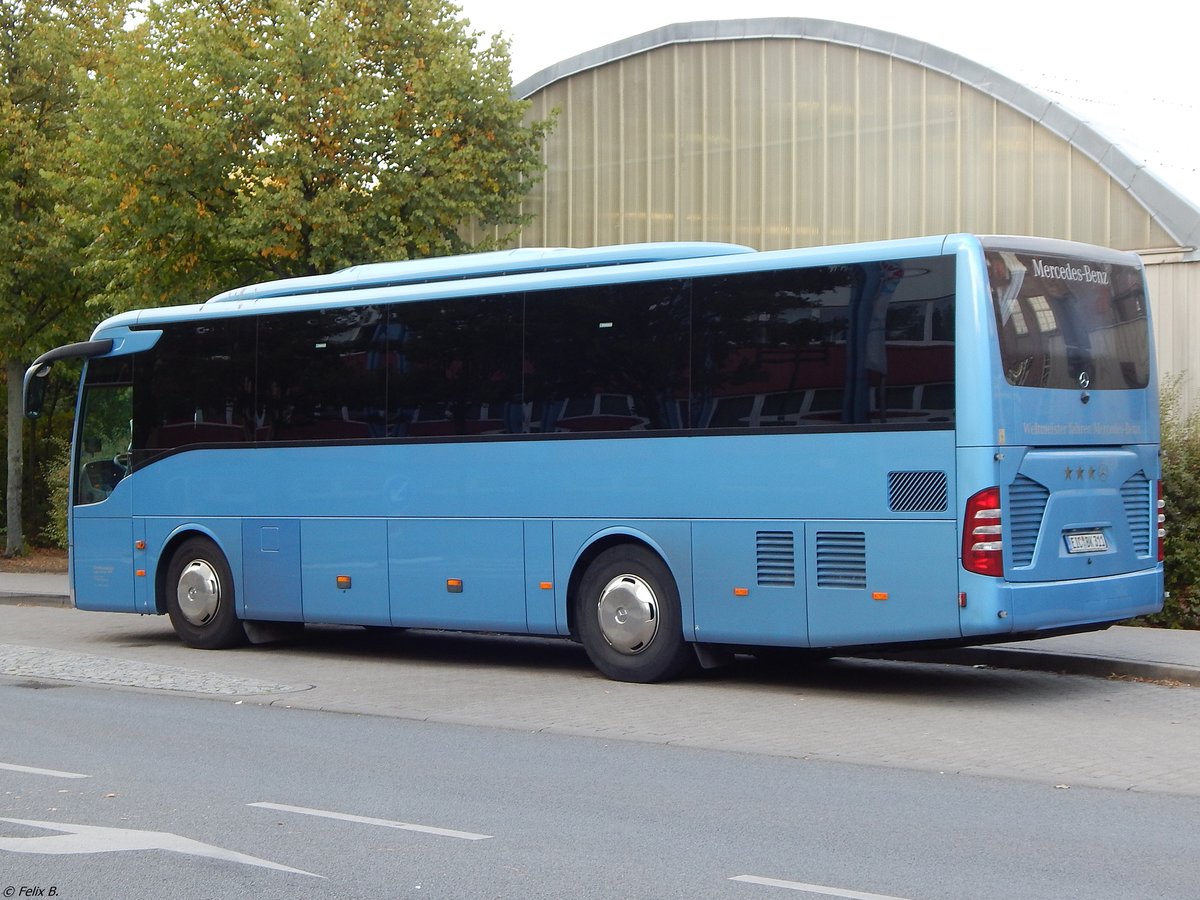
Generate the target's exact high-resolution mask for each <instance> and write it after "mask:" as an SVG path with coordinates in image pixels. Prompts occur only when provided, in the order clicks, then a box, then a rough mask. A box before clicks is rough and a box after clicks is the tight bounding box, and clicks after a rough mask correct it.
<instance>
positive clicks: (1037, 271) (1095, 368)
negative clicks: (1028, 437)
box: [987, 250, 1150, 391]
mask: <svg viewBox="0 0 1200 900" xmlns="http://www.w3.org/2000/svg"><path fill="white" fill-rule="evenodd" d="M987 262H988V279H989V281H990V283H991V290H992V304H993V307H994V309H995V314H996V330H997V332H998V333H999V335H1000V358H1001V360H1002V362H1003V365H1004V375H1005V378H1007V379H1008V382H1009V384H1015V385H1021V386H1023V387H1044V388H1073V389H1075V390H1080V389H1083V388H1086V389H1088V390H1097V391H1119V390H1129V389H1131V388H1144V387H1145V386H1146V384H1147V383H1148V381H1149V378H1150V337H1149V325H1148V322H1147V319H1146V294H1145V288H1144V284H1143V281H1142V272H1141V269H1139V268H1137V267H1136V266H1122V265H1113V264H1111V263H1101V262H1094V261H1089V260H1086V259H1077V258H1068V257H1059V256H1048V255H1045V254H1038V253H1018V252H1013V251H1007V250H993V251H989V252H988V254H987Z"/></svg>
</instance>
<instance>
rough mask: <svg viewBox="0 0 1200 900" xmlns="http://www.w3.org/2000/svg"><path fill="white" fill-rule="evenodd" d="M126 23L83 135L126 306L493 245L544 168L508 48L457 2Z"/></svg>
mask: <svg viewBox="0 0 1200 900" xmlns="http://www.w3.org/2000/svg"><path fill="white" fill-rule="evenodd" d="M127 38H128V39H127V40H126V41H125V42H124V43H123V44H122V46H121V48H120V51H119V52H118V54H117V60H116V65H115V66H114V67H113V68H112V70H111V71H109V72H106V73H103V74H102V76H101V77H99V78H98V79H97V80H96V81H95V83H94V84H93V85H92V89H91V91H90V92H89V103H88V109H87V112H86V115H85V117H84V123H85V125H86V128H85V129H84V131H83V132H81V139H80V141H79V143H78V144H77V146H76V148H75V157H76V159H77V160H78V163H79V166H80V168H81V170H82V171H83V172H84V174H85V176H86V179H87V190H86V191H84V193H83V196H84V197H86V200H87V204H88V209H89V211H90V215H91V216H92V217H93V219H92V221H93V222H94V229H93V230H94V231H95V233H96V234H97V235H98V237H97V239H96V241H95V243H94V244H93V245H92V247H91V249H90V256H91V260H92V262H91V264H90V265H91V268H92V270H93V271H95V272H96V273H98V274H99V275H101V276H102V279H103V281H104V283H105V285H106V288H105V292H104V293H105V296H106V298H107V299H108V300H109V301H111V302H112V303H113V304H114V305H115V306H116V307H118V308H132V307H136V306H146V305H160V304H163V303H178V302H186V301H193V302H194V301H197V300H201V299H203V298H204V297H206V296H208V295H210V294H212V293H213V292H214V291H217V290H220V289H224V288H228V287H231V286H234V285H237V284H242V283H246V282H251V281H255V280H262V279H267V278H277V277H287V276H294V275H309V274H318V273H322V272H328V271H331V270H334V269H337V268H340V267H343V266H346V265H350V264H353V263H360V262H364V261H374V260H380V259H404V258H410V257H418V256H430V255H440V254H445V253H451V252H461V251H464V250H469V249H482V246H481V247H470V246H468V245H467V244H466V243H465V242H464V239H463V238H462V237H461V234H460V232H461V231H462V226H463V225H464V223H466V222H468V221H471V220H475V221H479V222H482V223H485V224H505V223H509V224H514V225H515V224H518V223H519V221H520V220H519V218H518V213H517V209H518V205H519V202H520V199H521V197H522V196H523V195H524V194H525V193H526V192H527V191H528V189H529V188H530V187H531V185H532V182H533V181H534V179H536V177H537V176H538V174H539V172H540V159H539V153H538V150H539V145H540V141H541V138H542V137H543V135H544V133H545V130H546V127H547V123H544V122H540V123H534V124H532V125H527V124H524V123H523V115H524V113H525V110H526V104H525V103H523V102H520V101H517V100H514V99H513V98H512V97H511V95H510V89H511V75H510V69H509V57H508V49H507V45H506V44H505V43H503V42H502V41H499V40H493V41H491V42H490V43H489V44H486V45H481V44H480V41H479V38H478V35H476V34H474V33H472V32H471V31H469V27H468V24H467V23H466V22H465V21H464V20H462V19H461V18H459V10H458V9H457V7H455V6H453V5H452V4H451V3H448V2H445V0H160V2H157V3H155V4H153V5H152V6H150V7H149V8H148V10H147V14H146V17H145V19H144V21H143V22H142V23H141V24H140V25H139V26H138V27H137V28H136V29H134V30H132V31H131V32H129V34H128V36H127Z"/></svg>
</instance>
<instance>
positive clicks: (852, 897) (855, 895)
mask: <svg viewBox="0 0 1200 900" xmlns="http://www.w3.org/2000/svg"><path fill="white" fill-rule="evenodd" d="M729 880H730V881H742V882H745V883H746V884H761V885H764V886H766V887H777V888H787V889H788V890H789V891H801V892H803V893H806V894H821V895H823V896H826V897H846V898H848V900H904V898H902V897H890V896H888V895H887V894H866V893H863V892H862V891H848V890H846V889H845V888H835V887H825V886H824V885H820V884H804V883H803V882H800V881H780V880H779V879H778V878H763V877H761V876H759V875H736V876H734V877H733V878H730V879H729Z"/></svg>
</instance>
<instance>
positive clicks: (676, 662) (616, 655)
mask: <svg viewBox="0 0 1200 900" xmlns="http://www.w3.org/2000/svg"><path fill="white" fill-rule="evenodd" d="M575 622H576V627H577V629H578V632H579V639H580V641H581V642H582V643H583V648H584V650H586V651H587V655H588V658H589V659H590V660H591V661H592V665H594V666H595V667H596V668H597V669H599V670H600V671H601V672H602V673H603V674H605V675H607V676H608V677H609V678H612V679H614V680H616V681H632V682H636V683H639V684H649V683H651V682H655V681H667V680H669V679H671V678H675V677H677V676H679V675H681V674H683V673H684V672H685V671H687V670H688V669H689V668H692V667H693V666H694V664H695V662H696V654H695V652H694V651H693V649H692V647H691V645H690V644H688V642H687V641H685V640H684V639H683V617H682V613H681V611H680V606H679V589H678V588H677V587H676V586H675V579H674V578H672V577H671V572H670V570H669V569H667V567H666V565H665V564H664V563H663V561H662V560H661V559H659V558H658V556H656V555H655V554H653V553H651V552H650V551H649V550H646V549H644V548H642V547H639V546H635V545H632V544H623V545H621V546H617V547H611V548H609V549H608V550H605V551H604V552H603V553H601V554H600V555H599V556H597V557H596V558H595V559H594V560H593V561H592V563H591V564H590V565H589V566H588V568H587V571H585V572H584V575H583V579H582V580H581V581H580V583H579V589H578V590H577V591H576V596H575Z"/></svg>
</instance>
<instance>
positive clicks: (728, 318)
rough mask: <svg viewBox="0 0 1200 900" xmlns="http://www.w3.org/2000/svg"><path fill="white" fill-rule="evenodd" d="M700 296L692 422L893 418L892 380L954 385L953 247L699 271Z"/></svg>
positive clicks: (908, 414) (741, 424)
mask: <svg viewBox="0 0 1200 900" xmlns="http://www.w3.org/2000/svg"><path fill="white" fill-rule="evenodd" d="M693 298H694V323H695V324H694V334H695V337H694V339H693V351H692V394H693V401H692V424H693V426H695V427H699V428H760V427H773V426H779V425H806V424H807V425H831V424H836V423H839V422H841V423H845V424H868V423H878V424H889V423H891V422H893V421H897V420H898V419H897V416H896V415H893V414H891V410H892V405H891V403H890V401H888V400H886V399H885V398H886V396H887V390H888V386H889V385H891V384H897V383H898V384H900V385H909V386H912V385H917V384H921V383H923V382H924V381H926V380H930V379H935V380H936V381H937V382H941V383H945V384H953V372H954V350H953V340H954V262H953V260H952V259H950V258H946V257H938V258H929V259H916V260H897V261H886V262H875V263H863V264H856V265H845V266H820V267H812V268H803V269H784V270H777V271H770V272H762V273H750V274H744V273H743V274H737V275H729V276H721V277H717V278H702V279H697V280H696V282H695V284H694V291H693ZM910 390H911V388H910ZM950 408H951V409H952V408H953V404H951V407H950ZM735 411H736V412H735ZM904 413H905V415H904V416H900V417H899V418H902V419H904V420H905V421H911V420H912V419H913V418H914V416H915V414H914V412H913V411H912V408H911V401H910V405H909V407H908V408H906V409H905V410H904ZM941 418H942V419H943V420H944V421H949V418H948V417H946V416H942V417H941Z"/></svg>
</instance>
